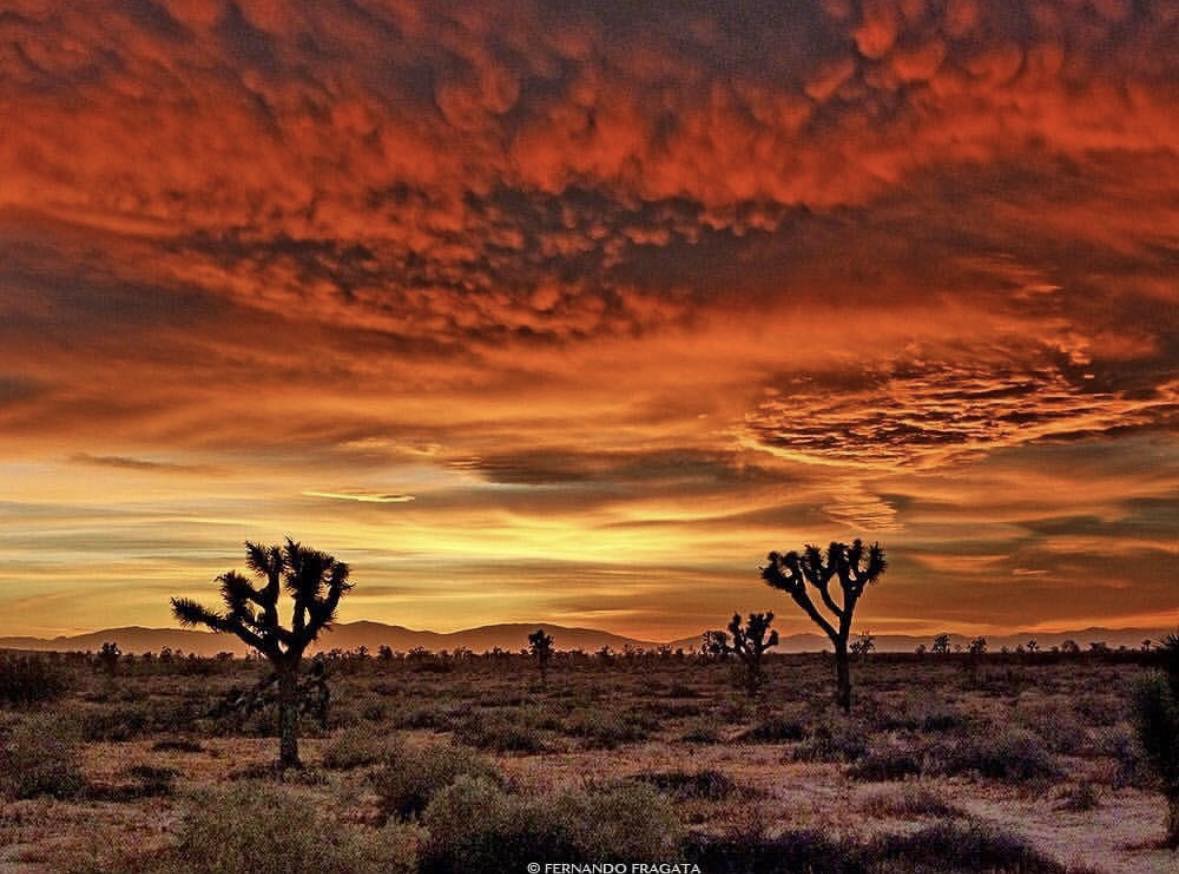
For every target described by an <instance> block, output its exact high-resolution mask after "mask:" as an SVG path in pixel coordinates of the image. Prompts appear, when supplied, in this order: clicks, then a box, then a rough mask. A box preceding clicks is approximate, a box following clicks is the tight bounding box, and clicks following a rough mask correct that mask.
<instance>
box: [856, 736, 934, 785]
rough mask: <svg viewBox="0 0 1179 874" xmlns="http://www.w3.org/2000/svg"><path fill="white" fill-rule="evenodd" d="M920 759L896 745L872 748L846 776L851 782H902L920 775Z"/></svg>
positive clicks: (915, 754) (910, 751)
mask: <svg viewBox="0 0 1179 874" xmlns="http://www.w3.org/2000/svg"><path fill="white" fill-rule="evenodd" d="M921 771H922V763H921V757H920V756H919V755H918V754H917V753H915V752H913V751H912V750H908V749H905V748H904V747H901V746H898V745H897V744H884V745H881V746H878V747H874V748H872V749H871V750H869V752H868V753H867V754H866V755H864V756H862V757H860V758H859V759H858V760H857V761H856V762H855V763H854V764H853V765H852V766H851V767H850V768H848V771H847V774H848V776H849V777H851V778H852V779H853V780H876V781H882V780H904V779H905V778H906V777H911V776H914V775H916V774H920V773H921Z"/></svg>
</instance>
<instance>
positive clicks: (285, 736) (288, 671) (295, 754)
mask: <svg viewBox="0 0 1179 874" xmlns="http://www.w3.org/2000/svg"><path fill="white" fill-rule="evenodd" d="M278 737H279V740H278V764H279V767H281V768H299V767H302V765H301V763H300V762H299V675H298V668H296V667H287V666H284V667H281V668H280V669H279V671H278Z"/></svg>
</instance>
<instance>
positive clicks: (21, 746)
mask: <svg viewBox="0 0 1179 874" xmlns="http://www.w3.org/2000/svg"><path fill="white" fill-rule="evenodd" d="M79 740H80V738H79V734H78V730H77V727H76V726H75V725H74V724H73V723H72V722H71V721H70V720H68V719H63V718H62V717H61V716H60V715H59V714H56V713H37V714H32V715H29V716H26V717H24V718H22V719H20V720H18V721H17V722H16V723H15V724H14V725H11V726H9V727H8V728H7V730H6V731H5V733H4V735H3V736H2V737H0V789H3V791H4V794H6V795H9V796H11V797H13V798H35V797H37V796H39V795H49V796H52V797H54V798H69V797H72V796H74V795H77V794H78V792H80V791H81V790H82V788H83V787H84V786H85V782H86V781H85V779H84V778H83V776H82V769H81V757H80V753H79Z"/></svg>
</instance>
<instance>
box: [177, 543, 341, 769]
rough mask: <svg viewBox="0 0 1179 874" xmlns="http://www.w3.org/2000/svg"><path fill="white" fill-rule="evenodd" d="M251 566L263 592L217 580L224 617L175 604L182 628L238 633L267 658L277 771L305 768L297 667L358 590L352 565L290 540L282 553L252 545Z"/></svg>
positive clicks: (237, 579)
mask: <svg viewBox="0 0 1179 874" xmlns="http://www.w3.org/2000/svg"><path fill="white" fill-rule="evenodd" d="M246 566H247V567H249V569H250V570H251V571H253V573H254V576H256V577H257V578H258V580H259V585H257V586H255V585H254V584H253V583H251V582H250V581H249V580H248V579H246V577H244V576H243V575H242V574H239V573H238V572H237V571H229V572H228V573H224V574H222V575H221V576H219V577H217V580H216V581H217V583H218V584H219V585H220V586H221V600H222V601H223V602H224V603H225V612H223V613H218V612H216V611H213V610H209V609H208V608H206V607H203V606H201V605H200V604H198V603H197V602H196V601H193V600H190V599H188V598H173V599H172V612H173V614H174V615H175V616H176V618H177V620H179V621H180V623H181V624H182V625H185V626H196V625H204V626H206V627H208V628H210V629H212V630H213V631H217V632H228V633H230V634H235V635H237V636H238V637H239V638H241V640H243V641H244V642H245V643H246V644H247V645H249V646H250V647H252V648H253V649H254V650H256V651H257V652H258V653H260V654H261V655H263V656H265V657H266V658H267V659H269V661H270V663H271V665H272V666H273V667H274V675H275V677H274V679H275V681H276V682H277V685H278V697H277V703H278V730H279V766H280V767H282V768H288V767H299V764H300V763H299V706H300V700H299V699H300V692H299V663H300V661H301V660H302V658H303V654H304V652H305V651H306V650H307V648H308V647H309V646H310V645H311V644H312V643H313V642H314V641H315V639H316V638H318V637H319V634H320V632H321V631H323V630H324V629H325V628H328V627H330V626H331V623H332V621H333V620H334V619H335V616H336V609H337V607H338V606H339V604H340V599H341V598H342V597H344V595H345V594H347V592H348V591H349V590H350V589H351V588H352V584H351V583H350V582H349V581H348V575H349V569H348V565H346V564H344V563H343V562H341V561H337V560H336V559H335V558H333V557H332V556H330V555H328V554H327V553H324V552H319V551H317V550H314V549H310V548H308V547H305V546H302V545H301V544H299V543H296V542H295V541H293V540H291V539H290V538H287V541H286V543H285V544H284V545H283V546H261V545H259V544H256V543H250V542H247V543H246ZM283 589H285V590H286V592H287V594H288V595H289V596H290V597H291V598H292V599H293V601H294V606H293V608H292V611H291V626H290V628H284V627H283V626H282V623H281V622H280V620H279V616H278V601H279V595H280V594H281V592H282V590H283Z"/></svg>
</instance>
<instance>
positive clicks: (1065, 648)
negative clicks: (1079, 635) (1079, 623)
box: [1060, 640, 1081, 655]
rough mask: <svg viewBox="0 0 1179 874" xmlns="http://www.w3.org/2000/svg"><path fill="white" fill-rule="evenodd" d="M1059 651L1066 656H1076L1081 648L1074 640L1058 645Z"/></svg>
mask: <svg viewBox="0 0 1179 874" xmlns="http://www.w3.org/2000/svg"><path fill="white" fill-rule="evenodd" d="M1060 651H1061V652H1062V653H1065V654H1066V655H1076V654H1077V653H1079V652H1080V651H1081V646H1080V644H1078V643H1077V642H1076V641H1075V640H1066V641H1065V642H1064V643H1062V644H1061V645H1060Z"/></svg>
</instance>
